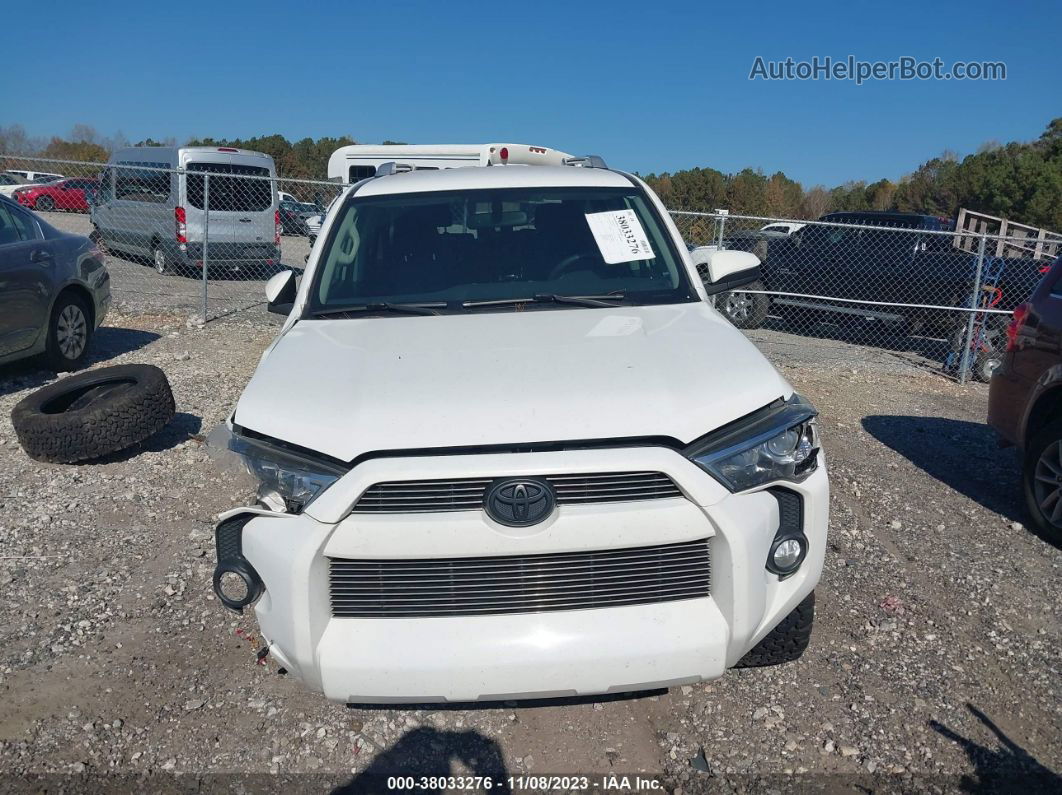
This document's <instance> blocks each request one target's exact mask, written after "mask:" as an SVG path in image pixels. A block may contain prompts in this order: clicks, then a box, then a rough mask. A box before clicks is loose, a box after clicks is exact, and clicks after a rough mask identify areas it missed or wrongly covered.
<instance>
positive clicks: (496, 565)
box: [328, 539, 710, 618]
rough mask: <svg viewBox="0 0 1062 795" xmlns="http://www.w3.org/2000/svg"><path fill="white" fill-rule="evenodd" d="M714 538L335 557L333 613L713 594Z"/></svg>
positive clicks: (500, 610)
mask: <svg viewBox="0 0 1062 795" xmlns="http://www.w3.org/2000/svg"><path fill="white" fill-rule="evenodd" d="M709 562H710V561H709V554H708V541H707V539H700V540H698V541H686V542H682V543H679V544H665V545H662V546H653V547H635V548H630V549H607V550H599V551H594V552H563V553H557V554H549V555H517V556H511V557H493V558H440V559H429V560H346V559H341V558H330V559H329V575H328V578H329V587H330V592H331V601H332V615H333V616H336V617H340V618H414V617H426V616H469V615H497V614H504V613H543V612H551V611H555V610H584V609H588V608H596V607H619V606H623V605H644V604H653V603H656V602H671V601H676V600H679V599H697V598H701V597H705V596H708V594H709V576H710V573H709Z"/></svg>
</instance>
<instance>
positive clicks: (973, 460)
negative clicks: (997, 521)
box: [863, 415, 1023, 522]
mask: <svg viewBox="0 0 1062 795" xmlns="http://www.w3.org/2000/svg"><path fill="white" fill-rule="evenodd" d="M863 429H864V430H865V431H866V432H867V433H869V434H870V435H871V436H873V437H874V438H875V439H877V440H878V441H880V442H881V443H882V444H884V445H886V446H888V447H891V448H892V449H893V450H895V451H896V452H897V453H899V454H900V455H902V456H903V457H904V458H906V459H907V460H908V461H910V462H911V463H912V464H914V465H915V466H917V467H919V468H921V469H923V470H924V471H925V472H926V473H927V474H928V475H930V476H931V477H933V478H936V479H937V480H939V481H940V482H941V483H943V484H944V485H946V486H948V487H950V488H952V489H954V490H955V491H957V492H959V493H960V494H963V495H965V496H967V497H969V498H970V499H971V500H974V501H975V502H977V503H980V504H981V505H983V506H984V507H985V508H988V509H989V510H990V511H993V512H995V513H998V514H1002V515H1003V516H1005V517H1006V518H1007V519H1009V520H1011V521H1016V522H1020V521H1022V519H1023V516H1022V508H1021V479H1020V477H1021V473H1020V471H1019V469H1018V463H1017V461H1016V459H1015V456H1014V453H1013V451H1007V450H1001V449H999V446H998V445H997V444H996V436H995V431H993V430H992V429H991V428H989V427H988V426H987V425H985V424H983V423H978V422H967V421H966V420H950V419H946V418H944V417H907V416H887V415H874V416H870V417H865V418H864V419H863Z"/></svg>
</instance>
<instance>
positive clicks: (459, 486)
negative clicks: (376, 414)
mask: <svg viewBox="0 0 1062 795" xmlns="http://www.w3.org/2000/svg"><path fill="white" fill-rule="evenodd" d="M540 477H543V478H544V479H545V480H547V481H549V484H550V485H551V486H552V487H553V490H554V491H555V492H556V493H557V503H558V504H559V505H572V504H576V503H594V502H629V501H632V500H658V499H665V498H668V497H681V496H682V492H681V491H679V488H678V486H676V485H675V483H674V481H673V480H671V478H669V477H668V476H667V475H665V474H663V473H662V472H603V473H599V474H591V475H567V474H566V475H543V476H540ZM492 482H493V480H492V479H491V478H461V479H458V480H404V481H394V482H390V483H375V484H373V485H372V486H370V487H369V488H368V489H366V490H365V493H364V494H362V495H361V497H360V498H358V502H357V503H356V504H355V506H354V510H355V511H356V512H358V513H428V512H436V511H474V510H478V509H480V508H482V507H483V493H484V492H485V491H486V490H487V487H488V486H490V484H491V483H492Z"/></svg>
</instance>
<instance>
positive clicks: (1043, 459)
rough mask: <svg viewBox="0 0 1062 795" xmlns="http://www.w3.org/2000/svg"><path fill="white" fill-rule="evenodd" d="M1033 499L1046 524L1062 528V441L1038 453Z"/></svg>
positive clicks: (1057, 441)
mask: <svg viewBox="0 0 1062 795" xmlns="http://www.w3.org/2000/svg"><path fill="white" fill-rule="evenodd" d="M1033 497H1034V498H1035V499H1036V505H1037V506H1038V507H1039V509H1040V513H1041V514H1043V517H1044V519H1045V520H1047V522H1049V523H1050V524H1052V525H1053V526H1055V527H1057V528H1062V439H1060V440H1056V441H1054V442H1051V443H1050V444H1049V445H1047V447H1045V448H1044V450H1043V452H1042V453H1040V458H1039V460H1037V462H1036V470H1035V472H1034V474H1033Z"/></svg>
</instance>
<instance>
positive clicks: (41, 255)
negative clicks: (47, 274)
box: [30, 248, 52, 265]
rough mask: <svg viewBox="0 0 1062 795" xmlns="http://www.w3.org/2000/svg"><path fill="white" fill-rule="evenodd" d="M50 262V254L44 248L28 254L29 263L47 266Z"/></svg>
mask: <svg viewBox="0 0 1062 795" xmlns="http://www.w3.org/2000/svg"><path fill="white" fill-rule="evenodd" d="M51 261H52V252H50V251H49V250H48V249H46V248H38V249H35V250H34V251H33V253H31V254H30V262H38V263H40V264H41V265H47V264H48V263H49V262H51Z"/></svg>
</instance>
